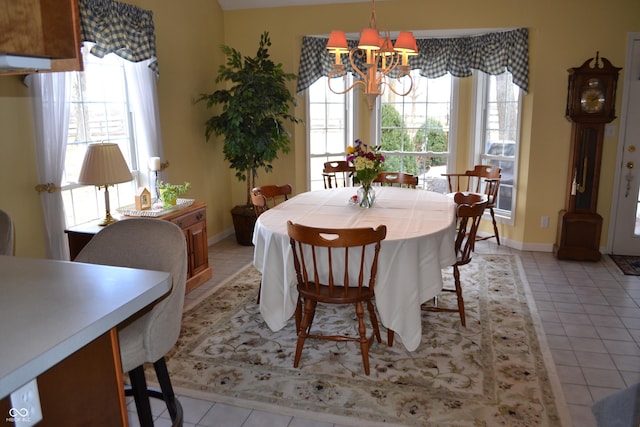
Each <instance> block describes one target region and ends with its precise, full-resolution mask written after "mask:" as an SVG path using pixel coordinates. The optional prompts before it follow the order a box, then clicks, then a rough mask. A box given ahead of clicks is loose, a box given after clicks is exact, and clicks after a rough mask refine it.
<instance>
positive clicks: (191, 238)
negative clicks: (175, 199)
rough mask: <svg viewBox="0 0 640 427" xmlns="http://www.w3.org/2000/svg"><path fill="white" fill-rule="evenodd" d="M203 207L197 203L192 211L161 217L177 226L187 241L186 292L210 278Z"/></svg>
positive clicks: (186, 210) (205, 219) (205, 220)
mask: <svg viewBox="0 0 640 427" xmlns="http://www.w3.org/2000/svg"><path fill="white" fill-rule="evenodd" d="M205 207H206V205H205V204H204V203H198V204H196V205H194V206H193V208H192V209H190V208H187V209H182V210H180V211H178V212H176V213H174V214H170V215H167V216H165V217H162V218H163V219H165V220H168V221H171V222H173V223H174V224H177V225H178V226H179V227H180V228H181V229H182V231H183V232H184V236H185V238H186V239H187V253H188V255H189V257H188V258H189V266H188V273H187V278H188V280H187V292H189V291H191V290H192V289H194V288H196V287H197V286H199V285H200V284H202V283H203V282H205V281H207V280H209V279H210V278H211V268H210V267H209V245H208V243H207V218H206V211H205Z"/></svg>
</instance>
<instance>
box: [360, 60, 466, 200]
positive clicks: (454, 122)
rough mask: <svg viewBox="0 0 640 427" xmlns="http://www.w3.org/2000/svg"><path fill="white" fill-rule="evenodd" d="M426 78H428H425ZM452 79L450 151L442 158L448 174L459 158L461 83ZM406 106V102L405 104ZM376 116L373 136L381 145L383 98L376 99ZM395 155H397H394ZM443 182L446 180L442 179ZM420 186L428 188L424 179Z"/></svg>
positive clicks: (372, 131)
mask: <svg viewBox="0 0 640 427" xmlns="http://www.w3.org/2000/svg"><path fill="white" fill-rule="evenodd" d="M412 72H417V70H412ZM425 78H426V77H425ZM450 78H451V93H450V96H449V133H448V151H447V152H443V153H442V156H443V157H445V158H446V159H447V162H446V169H445V170H444V171H443V172H442V173H447V172H449V171H451V170H453V169H454V168H455V164H456V156H457V146H458V144H457V140H458V138H457V136H458V120H459V114H458V111H459V108H458V106H459V103H460V97H459V92H460V82H459V78H457V77H455V76H450ZM387 90H388V89H387ZM404 99H405V97H402V101H404ZM403 104H404V102H403ZM375 109H376V114H374V115H372V117H373V120H371V132H370V133H371V135H375V137H374V138H375V141H376V144H380V143H381V139H382V99H381V97H377V98H376V105H375ZM381 152H382V153H383V154H386V155H389V154H392V153H390V152H386V151H381ZM393 154H395V153H393ZM418 155H419V154H408V156H418ZM442 180H443V182H444V181H445V178H443V179H442ZM418 186H419V187H420V188H423V189H424V188H426V182H425V180H424V179H419V180H418Z"/></svg>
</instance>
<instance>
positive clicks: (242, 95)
mask: <svg viewBox="0 0 640 427" xmlns="http://www.w3.org/2000/svg"><path fill="white" fill-rule="evenodd" d="M269 46H271V40H270V38H269V33H268V32H267V31H265V32H264V33H263V34H262V35H261V36H260V44H259V47H258V51H257V53H256V55H255V56H254V57H248V56H244V57H243V55H242V54H241V53H240V52H238V51H237V50H236V49H234V48H231V47H229V46H226V45H224V46H222V51H223V52H224V54H225V55H226V64H223V65H220V67H219V69H218V76H217V77H216V80H215V81H216V83H224V84H225V88H224V89H218V90H216V91H215V92H213V93H211V94H201V95H200V97H199V98H198V99H197V101H198V102H200V101H205V102H206V105H207V108H211V107H214V106H221V112H220V113H219V114H215V115H213V116H211V117H210V118H209V119H208V120H207V121H206V129H205V136H206V139H207V141H209V139H210V138H211V136H212V135H217V136H222V137H224V146H223V152H224V157H225V160H227V161H228V162H229V165H230V167H231V168H233V169H235V170H236V177H237V178H238V180H240V181H246V183H247V186H246V203H245V204H244V205H240V206H235V207H234V208H233V209H232V210H231V214H232V215H233V219H234V221H233V222H234V227H235V230H236V240H237V241H238V243H239V244H242V245H247V246H250V245H251V240H252V234H253V226H254V224H255V213H254V211H253V208H252V206H251V198H250V193H249V192H250V191H251V189H252V188H253V187H254V186H255V182H256V181H255V180H256V177H257V175H258V170H259V169H264V171H265V172H270V171H271V169H272V164H271V163H272V162H273V161H274V160H275V159H277V158H278V153H279V152H283V153H287V152H289V143H290V134H289V132H287V130H286V129H285V127H284V123H285V122H292V123H299V122H300V119H298V118H296V117H294V116H293V115H292V114H290V113H289V109H290V107H291V106H292V105H295V104H296V100H295V98H294V97H293V95H292V94H291V92H290V91H289V89H288V88H287V82H288V81H290V80H293V79H295V78H296V75H295V74H291V73H286V72H285V71H284V70H283V69H282V64H276V63H274V62H273V61H272V60H271V59H270V58H269Z"/></svg>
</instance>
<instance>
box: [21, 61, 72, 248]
mask: <svg viewBox="0 0 640 427" xmlns="http://www.w3.org/2000/svg"><path fill="white" fill-rule="evenodd" d="M25 83H26V84H27V86H28V87H29V91H30V93H31V98H32V110H33V121H34V127H35V134H36V163H37V168H38V183H41V184H48V183H51V184H53V187H54V188H60V186H61V183H62V173H63V171H64V161H65V155H66V147H67V134H68V131H69V110H70V108H69V100H70V87H71V74H69V73H37V74H31V75H29V76H27V77H26V79H25ZM40 203H41V204H42V213H43V216H44V224H45V233H46V245H47V248H46V250H47V257H48V258H51V259H60V260H68V259H69V245H68V242H67V237H66V235H65V233H64V229H65V226H66V224H65V216H64V205H63V203H62V195H61V194H60V191H53V192H46V191H44V192H42V193H40Z"/></svg>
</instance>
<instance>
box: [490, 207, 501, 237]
mask: <svg viewBox="0 0 640 427" xmlns="http://www.w3.org/2000/svg"><path fill="white" fill-rule="evenodd" d="M489 212H490V213H491V220H492V221H493V234H495V236H496V242H498V245H500V235H499V234H498V224H497V223H496V214H495V213H494V212H493V208H491V209H489Z"/></svg>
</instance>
